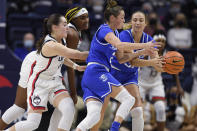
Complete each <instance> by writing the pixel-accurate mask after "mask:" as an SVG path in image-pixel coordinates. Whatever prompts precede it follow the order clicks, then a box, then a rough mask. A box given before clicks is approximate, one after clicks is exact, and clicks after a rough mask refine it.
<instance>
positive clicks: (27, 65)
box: [18, 51, 37, 88]
mask: <svg viewBox="0 0 197 131" xmlns="http://www.w3.org/2000/svg"><path fill="white" fill-rule="evenodd" d="M36 57H37V54H36V51H32V52H30V53H29V54H28V55H27V56H26V57H25V59H24V60H23V63H22V65H21V70H20V79H19V82H18V85H20V86H21V87H23V88H26V87H27V83H28V80H29V77H30V76H31V73H32V72H33V68H34V66H35V64H36Z"/></svg>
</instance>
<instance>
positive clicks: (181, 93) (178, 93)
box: [176, 85, 184, 97]
mask: <svg viewBox="0 0 197 131" xmlns="http://www.w3.org/2000/svg"><path fill="white" fill-rule="evenodd" d="M177 86H178V85H177ZM176 94H177V95H180V96H181V97H184V91H183V89H182V87H178V88H177V91H176Z"/></svg>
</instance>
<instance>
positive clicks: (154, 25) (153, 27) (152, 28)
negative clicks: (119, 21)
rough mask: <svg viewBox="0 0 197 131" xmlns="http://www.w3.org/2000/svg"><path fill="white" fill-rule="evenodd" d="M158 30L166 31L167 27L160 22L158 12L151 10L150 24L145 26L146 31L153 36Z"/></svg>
mask: <svg viewBox="0 0 197 131" xmlns="http://www.w3.org/2000/svg"><path fill="white" fill-rule="evenodd" d="M157 30H162V31H163V32H165V28H164V27H163V25H162V24H161V22H160V19H159V17H158V15H157V13H156V12H151V13H150V14H149V15H148V25H147V26H146V27H145V29H144V32H146V33H147V34H149V35H150V36H152V35H153V34H154V33H155V32H156V31H157Z"/></svg>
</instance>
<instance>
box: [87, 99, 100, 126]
mask: <svg viewBox="0 0 197 131" xmlns="http://www.w3.org/2000/svg"><path fill="white" fill-rule="evenodd" d="M101 109H102V103H100V102H98V101H91V102H88V103H87V122H89V126H91V127H92V126H94V125H95V124H96V123H98V122H99V120H100V118H101Z"/></svg>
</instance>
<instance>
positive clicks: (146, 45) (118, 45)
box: [104, 32, 160, 52]
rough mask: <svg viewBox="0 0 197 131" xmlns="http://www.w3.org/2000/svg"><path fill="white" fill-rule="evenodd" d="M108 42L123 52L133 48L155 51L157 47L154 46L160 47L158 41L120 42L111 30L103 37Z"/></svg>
mask: <svg viewBox="0 0 197 131" xmlns="http://www.w3.org/2000/svg"><path fill="white" fill-rule="evenodd" d="M104 39H105V40H106V41H107V42H108V43H110V44H112V45H113V46H115V47H116V48H117V49H118V50H120V51H123V52H124V51H125V52H132V50H135V49H152V50H155V51H157V50H158V49H156V48H154V47H160V43H143V44H142V43H132V44H131V43H128V42H121V41H120V39H119V38H118V37H116V36H115V35H114V33H113V32H109V33H108V34H107V35H106V36H105V38H104Z"/></svg>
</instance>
